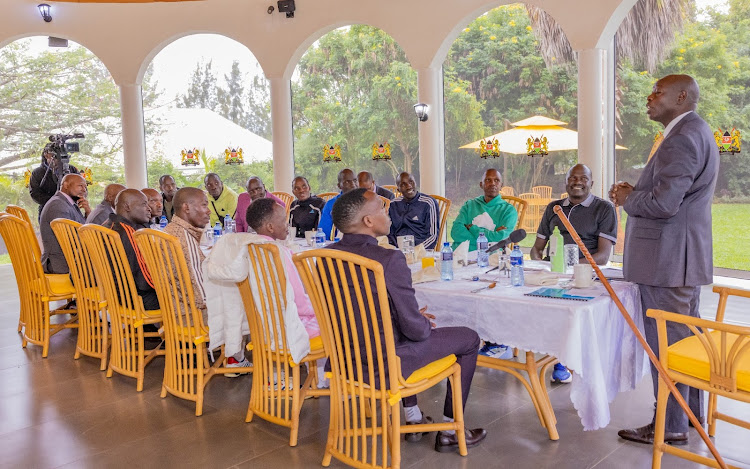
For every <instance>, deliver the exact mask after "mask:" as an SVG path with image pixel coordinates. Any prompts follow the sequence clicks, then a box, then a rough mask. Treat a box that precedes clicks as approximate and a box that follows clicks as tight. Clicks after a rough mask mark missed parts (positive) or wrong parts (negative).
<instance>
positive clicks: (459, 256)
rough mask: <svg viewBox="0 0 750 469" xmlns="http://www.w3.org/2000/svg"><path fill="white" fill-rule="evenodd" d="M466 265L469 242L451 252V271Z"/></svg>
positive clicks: (467, 263) (467, 262)
mask: <svg viewBox="0 0 750 469" xmlns="http://www.w3.org/2000/svg"><path fill="white" fill-rule="evenodd" d="M459 262H461V263H459ZM466 265H469V241H464V242H463V243H461V244H459V245H458V247H457V248H456V250H455V251H453V270H456V269H459V268H461V267H464V266H466Z"/></svg>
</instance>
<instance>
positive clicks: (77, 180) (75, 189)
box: [60, 173, 88, 200]
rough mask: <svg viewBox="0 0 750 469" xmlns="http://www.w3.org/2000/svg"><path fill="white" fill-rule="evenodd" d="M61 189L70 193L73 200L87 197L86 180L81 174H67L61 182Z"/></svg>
mask: <svg viewBox="0 0 750 469" xmlns="http://www.w3.org/2000/svg"><path fill="white" fill-rule="evenodd" d="M60 191H61V192H64V193H65V194H68V195H69V196H70V197H71V198H72V199H73V200H76V199H79V198H86V195H87V194H88V188H87V187H86V180H85V179H83V176H81V175H80V174H74V173H70V174H66V175H65V176H63V178H62V181H61V182H60Z"/></svg>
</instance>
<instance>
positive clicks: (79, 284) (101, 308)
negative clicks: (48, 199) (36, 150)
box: [50, 218, 109, 371]
mask: <svg viewBox="0 0 750 469" xmlns="http://www.w3.org/2000/svg"><path fill="white" fill-rule="evenodd" d="M50 227H51V228H52V232H53V233H55V236H56V237H57V241H58V242H59V243H60V247H61V248H62V251H63V255H64V256H65V260H66V261H67V263H68V267H69V268H70V276H71V278H72V279H73V286H74V287H75V292H76V308H77V309H78V342H77V343H76V353H75V355H74V356H73V358H74V359H76V360H78V359H79V358H80V357H81V354H83V355H86V356H88V357H93V358H98V359H99V360H100V361H101V364H100V367H99V369H100V370H102V371H103V370H105V369H106V368H107V352H108V350H109V325H108V323H107V302H106V301H104V300H103V298H102V295H101V293H100V290H99V286H98V285H97V283H96V276H95V275H94V267H93V265H91V258H90V256H89V254H88V252H87V251H86V247H85V246H84V245H83V243H81V238H80V237H79V236H78V228H80V227H81V224H80V223H78V222H75V221H73V220H66V219H64V218H58V219H56V220H52V223H50Z"/></svg>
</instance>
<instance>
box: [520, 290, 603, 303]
mask: <svg viewBox="0 0 750 469" xmlns="http://www.w3.org/2000/svg"><path fill="white" fill-rule="evenodd" d="M524 296H538V297H541V298H558V299H561V300H573V301H589V300H593V299H594V298H596V297H595V296H583V295H571V294H570V293H568V290H567V289H565V288H539V289H537V290H534V291H532V292H529V293H524Z"/></svg>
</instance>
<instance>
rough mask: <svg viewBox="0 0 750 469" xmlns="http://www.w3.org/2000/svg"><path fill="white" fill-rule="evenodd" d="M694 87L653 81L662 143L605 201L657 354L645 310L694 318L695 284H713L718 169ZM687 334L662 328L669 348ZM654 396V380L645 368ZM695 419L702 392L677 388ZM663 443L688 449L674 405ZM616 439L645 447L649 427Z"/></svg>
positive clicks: (688, 82) (651, 109) (652, 109)
mask: <svg viewBox="0 0 750 469" xmlns="http://www.w3.org/2000/svg"><path fill="white" fill-rule="evenodd" d="M699 95H700V93H699V89H698V83H696V81H695V80H694V79H693V78H692V77H690V76H688V75H669V76H666V77H664V78H662V79H661V80H659V81H657V82H656V84H655V85H654V89H653V92H652V93H651V94H650V95H649V96H648V98H647V100H646V113H647V114H648V116H649V118H650V119H651V120H654V121H657V122H660V123H661V124H662V125H664V127H665V128H664V140H663V141H662V143H661V145H660V146H659V147H658V149H657V150H656V152H655V153H653V157H652V158H651V159H650V160H649V161H648V164H646V167H645V168H644V169H643V173H642V174H641V177H640V178H639V179H638V182H637V183H636V185H635V186H632V185H630V184H628V183H626V182H620V183H617V184H614V185H613V186H612V187H611V188H610V191H609V197H610V199H611V200H612V202H614V203H615V204H616V205H621V206H623V207H624V208H625V211H626V212H627V213H628V223H627V228H626V231H625V255H624V274H625V279H627V280H629V281H631V282H635V283H637V284H638V287H639V290H640V293H641V304H642V307H643V321H644V327H645V332H646V340H647V341H648V344H649V346H650V347H651V349H652V350H653V351H654V352H655V353H656V354H657V356H658V354H659V347H658V339H657V332H656V321H655V320H653V319H651V318H648V317H646V310H647V309H649V308H657V309H663V310H666V311H672V312H675V313H680V314H685V315H688V316H694V317H698V316H699V312H698V301H699V299H700V287H701V285H707V284H710V283H711V282H712V281H713V252H712V244H711V202H712V199H713V194H714V188H715V186H716V176H717V173H718V169H719V152H718V148H717V146H716V141H715V140H714V137H713V134H712V133H711V129H710V128H709V126H708V124H707V123H706V122H705V121H704V120H703V119H701V117H700V116H698V114H696V113H695V109H696V107H697V105H698V99H699ZM690 335H692V333H691V332H690V330H689V329H688V328H687V327H686V326H683V325H676V324H673V323H668V325H667V337H668V340H669V343H670V344H672V343H674V342H677V341H679V340H682V339H684V338H685V337H688V336H690ZM651 377H652V379H653V383H654V395H656V390H657V388H658V374H657V372H656V369H655V368H654V367H653V366H652V367H651ZM677 387H678V389H679V390H680V393H681V394H682V396H683V397H684V398H685V401H686V402H688V404H689V405H690V408H691V409H692V410H693V413H695V414H696V416H698V417H699V418H700V416H701V414H702V412H701V410H702V402H701V401H702V397H703V396H702V393H701V392H699V391H698V390H696V389H690V391H689V392H688V389H689V388H688V387H687V386H685V385H677ZM665 425H666V428H665V431H666V434H665V436H664V439H665V441H667V442H668V443H672V444H678V445H684V444H686V443H687V431H688V420H687V416H686V415H685V414H684V413H683V412H682V409H680V407H679V406H678V405H677V402H676V401H675V399H674V398H673V397H672V396H670V398H669V402H668V404H667V415H666V424H665ZM619 435H620V437H622V438H624V439H626V440H631V441H636V442H639V443H646V444H652V443H653V440H654V424H653V421H652V423H650V424H648V425H646V426H643V427H640V428H634V429H628V430H621V431H620V432H619Z"/></svg>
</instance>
